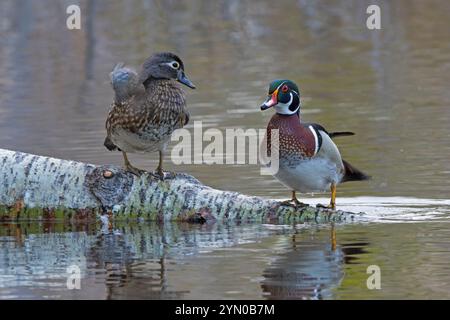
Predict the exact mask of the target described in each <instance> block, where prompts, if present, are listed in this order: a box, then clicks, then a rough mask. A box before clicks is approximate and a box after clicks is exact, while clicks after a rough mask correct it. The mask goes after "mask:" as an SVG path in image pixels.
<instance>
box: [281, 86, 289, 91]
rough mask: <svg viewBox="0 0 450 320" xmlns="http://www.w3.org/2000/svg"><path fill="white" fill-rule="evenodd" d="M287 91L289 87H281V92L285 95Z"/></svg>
mask: <svg viewBox="0 0 450 320" xmlns="http://www.w3.org/2000/svg"><path fill="white" fill-rule="evenodd" d="M288 91H289V87H288V86H287V85H283V86H282V87H281V92H283V93H286V92H288Z"/></svg>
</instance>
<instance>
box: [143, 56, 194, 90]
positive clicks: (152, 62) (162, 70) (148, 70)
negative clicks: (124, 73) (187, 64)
mask: <svg viewBox="0 0 450 320" xmlns="http://www.w3.org/2000/svg"><path fill="white" fill-rule="evenodd" d="M139 77H140V80H141V81H142V83H144V85H146V83H147V82H149V81H151V80H152V79H173V80H177V81H178V82H180V83H182V84H184V85H186V86H188V87H189V88H192V89H195V85H194V84H193V83H192V82H191V80H189V78H188V77H187V76H186V74H185V73H184V63H183V61H182V60H181V59H180V57H178V56H177V55H176V54H174V53H172V52H157V53H155V54H153V55H152V56H151V57H149V58H147V59H146V60H145V61H144V63H143V65H142V69H141V72H140V75H139Z"/></svg>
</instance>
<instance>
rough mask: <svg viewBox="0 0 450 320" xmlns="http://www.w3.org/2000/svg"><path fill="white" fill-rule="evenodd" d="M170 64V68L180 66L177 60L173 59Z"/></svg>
mask: <svg viewBox="0 0 450 320" xmlns="http://www.w3.org/2000/svg"><path fill="white" fill-rule="evenodd" d="M171 66H172V68H174V69H178V68H179V67H180V64H179V63H178V62H176V61H173V62H172V64H171Z"/></svg>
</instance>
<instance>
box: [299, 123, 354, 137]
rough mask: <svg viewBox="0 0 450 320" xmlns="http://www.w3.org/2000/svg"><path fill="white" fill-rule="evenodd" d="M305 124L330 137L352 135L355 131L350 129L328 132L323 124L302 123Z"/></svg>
mask: <svg viewBox="0 0 450 320" xmlns="http://www.w3.org/2000/svg"><path fill="white" fill-rule="evenodd" d="M304 125H305V126H312V127H313V128H314V129H316V130H318V131H323V132H325V133H326V134H327V135H328V136H329V137H330V138H332V139H333V138H336V137H346V136H354V135H355V133H354V132H351V131H337V132H328V131H327V130H326V129H325V128H324V127H323V126H321V125H320V124H318V123H304Z"/></svg>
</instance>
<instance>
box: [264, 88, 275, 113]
mask: <svg viewBox="0 0 450 320" xmlns="http://www.w3.org/2000/svg"><path fill="white" fill-rule="evenodd" d="M277 97H278V89H277V90H275V91H274V92H273V93H272V95H271V96H270V97H269V98H267V100H266V102H264V103H263V104H262V105H261V110H267V109H269V108H270V107H273V106H274V105H276V104H277V103H278V98H277Z"/></svg>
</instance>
